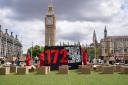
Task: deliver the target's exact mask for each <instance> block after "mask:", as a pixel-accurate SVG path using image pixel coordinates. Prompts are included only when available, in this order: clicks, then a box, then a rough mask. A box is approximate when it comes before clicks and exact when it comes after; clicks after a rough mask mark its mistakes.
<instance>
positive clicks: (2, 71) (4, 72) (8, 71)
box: [0, 67, 10, 75]
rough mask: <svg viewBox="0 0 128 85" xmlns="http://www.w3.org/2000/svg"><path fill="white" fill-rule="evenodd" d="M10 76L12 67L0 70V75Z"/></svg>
mask: <svg viewBox="0 0 128 85" xmlns="http://www.w3.org/2000/svg"><path fill="white" fill-rule="evenodd" d="M6 74H10V67H1V68H0V75H6Z"/></svg>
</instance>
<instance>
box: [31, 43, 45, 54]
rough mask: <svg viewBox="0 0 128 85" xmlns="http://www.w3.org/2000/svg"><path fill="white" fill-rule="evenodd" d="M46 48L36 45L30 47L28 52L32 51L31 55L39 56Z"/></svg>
mask: <svg viewBox="0 0 128 85" xmlns="http://www.w3.org/2000/svg"><path fill="white" fill-rule="evenodd" d="M43 50H44V47H43V46H39V45H35V46H34V47H30V48H28V53H30V54H31V53H32V56H31V57H36V56H38V55H39V54H40V53H41V52H42V51H43Z"/></svg>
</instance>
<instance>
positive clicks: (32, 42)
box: [31, 42, 33, 58]
mask: <svg viewBox="0 0 128 85" xmlns="http://www.w3.org/2000/svg"><path fill="white" fill-rule="evenodd" d="M32 51H33V42H32V47H31V58H32V54H33V52H32Z"/></svg>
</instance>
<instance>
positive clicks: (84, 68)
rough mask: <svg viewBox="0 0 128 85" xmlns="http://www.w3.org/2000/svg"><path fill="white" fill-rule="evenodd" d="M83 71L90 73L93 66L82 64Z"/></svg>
mask: <svg viewBox="0 0 128 85" xmlns="http://www.w3.org/2000/svg"><path fill="white" fill-rule="evenodd" d="M81 73H83V74H90V73H91V68H90V66H88V65H84V66H82V68H81Z"/></svg>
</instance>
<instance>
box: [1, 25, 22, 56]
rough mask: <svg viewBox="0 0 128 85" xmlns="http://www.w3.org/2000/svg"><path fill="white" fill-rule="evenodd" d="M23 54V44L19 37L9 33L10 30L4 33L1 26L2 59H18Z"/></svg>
mask: <svg viewBox="0 0 128 85" xmlns="http://www.w3.org/2000/svg"><path fill="white" fill-rule="evenodd" d="M21 52H22V44H21V43H20V41H19V39H18V37H17V35H16V37H14V36H13V32H11V35H9V33H8V29H5V32H3V30H2V28H1V25H0V57H14V56H15V57H16V56H20V55H21Z"/></svg>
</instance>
